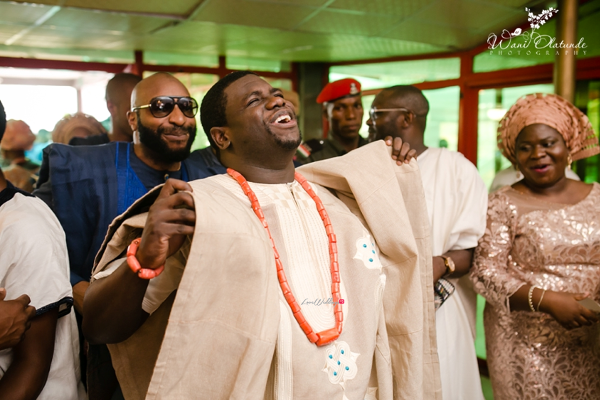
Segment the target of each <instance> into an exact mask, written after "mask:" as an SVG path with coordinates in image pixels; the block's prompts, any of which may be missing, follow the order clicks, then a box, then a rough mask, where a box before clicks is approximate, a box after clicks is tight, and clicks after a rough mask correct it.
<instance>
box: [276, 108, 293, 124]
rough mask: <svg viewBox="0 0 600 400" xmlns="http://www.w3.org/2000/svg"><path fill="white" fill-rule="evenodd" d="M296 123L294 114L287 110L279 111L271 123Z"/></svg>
mask: <svg viewBox="0 0 600 400" xmlns="http://www.w3.org/2000/svg"><path fill="white" fill-rule="evenodd" d="M293 121H294V117H293V116H292V114H291V113H290V112H289V111H287V110H281V111H278V112H277V113H276V114H275V115H274V116H273V118H271V123H272V124H281V125H284V124H288V123H290V122H293Z"/></svg>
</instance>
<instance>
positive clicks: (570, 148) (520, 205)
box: [471, 93, 600, 400]
mask: <svg viewBox="0 0 600 400" xmlns="http://www.w3.org/2000/svg"><path fill="white" fill-rule="evenodd" d="M498 147H499V148H500V150H501V151H502V153H503V154H504V155H505V156H506V157H507V158H508V159H509V160H510V161H511V162H512V163H513V164H514V165H515V166H516V167H517V168H518V169H519V171H521V173H522V174H523V177H524V178H523V180H521V181H519V182H517V183H515V184H513V185H512V186H507V187H505V188H503V189H501V190H500V191H498V192H496V193H494V194H492V195H490V200H489V206H488V207H489V208H488V215H487V229H486V232H485V234H484V236H483V237H482V238H481V240H480V242H479V247H478V248H477V250H476V252H475V258H474V266H473V269H472V272H471V278H472V280H473V283H474V285H475V290H476V291H477V292H478V293H480V294H481V295H482V296H484V297H485V298H486V300H487V305H486V308H485V313H484V325H485V333H486V340H487V343H486V346H487V357H488V365H489V368H490V375H491V380H492V386H493V389H494V398H495V399H496V400H504V399H506V400H515V399H542V398H543V399H600V325H598V324H597V322H598V320H599V319H598V315H597V314H596V313H594V312H592V311H590V310H589V309H587V308H586V307H584V306H583V305H582V304H580V303H579V301H580V300H583V299H584V298H586V297H590V298H591V299H593V300H596V301H598V300H600V185H598V184H597V183H594V184H586V183H583V182H578V181H574V180H571V179H568V178H566V177H565V168H566V167H567V165H570V164H571V162H572V161H574V160H578V159H581V158H585V157H589V156H591V155H594V154H598V153H600V147H599V146H598V139H597V137H596V136H595V134H594V132H593V130H592V127H591V125H590V122H589V120H588V119H587V117H586V116H585V115H584V114H583V113H582V112H581V111H579V110H578V109H577V108H575V106H573V105H572V104H571V103H569V102H568V101H566V100H565V99H563V98H562V97H559V96H556V95H545V94H540V93H537V94H530V95H527V96H525V97H522V98H521V99H519V100H518V101H517V102H516V103H515V104H514V105H513V106H512V107H511V108H510V110H509V111H508V112H507V113H506V115H505V116H504V118H503V119H502V121H500V126H499V128H498Z"/></svg>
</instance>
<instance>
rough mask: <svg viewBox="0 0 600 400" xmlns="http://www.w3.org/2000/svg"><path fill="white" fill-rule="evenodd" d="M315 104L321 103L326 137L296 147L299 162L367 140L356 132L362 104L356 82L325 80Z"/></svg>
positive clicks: (327, 155)
mask: <svg viewBox="0 0 600 400" xmlns="http://www.w3.org/2000/svg"><path fill="white" fill-rule="evenodd" d="M317 103H322V104H323V115H324V116H325V118H327V121H328V122H329V134H328V135H327V139H324V140H319V139H312V140H308V141H306V142H305V143H303V144H301V145H300V147H299V148H298V159H299V161H300V162H302V163H303V164H306V163H309V162H312V161H319V160H325V159H327V158H332V157H337V156H341V155H344V154H346V153H348V152H349V151H352V150H354V149H356V148H358V147H360V146H362V145H365V144H367V140H366V139H364V138H363V137H362V136H360V135H359V134H358V131H359V130H360V127H361V125H362V119H363V106H362V98H361V93H360V82H358V81H357V80H356V79H352V78H346V79H341V80H339V81H335V82H330V83H328V84H327V85H326V86H325V87H324V88H323V90H322V91H321V93H319V96H318V97H317Z"/></svg>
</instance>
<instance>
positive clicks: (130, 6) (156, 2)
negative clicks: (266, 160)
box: [15, 0, 202, 15]
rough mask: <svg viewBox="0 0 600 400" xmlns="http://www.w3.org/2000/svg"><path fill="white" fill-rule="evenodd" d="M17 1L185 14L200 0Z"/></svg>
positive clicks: (98, 8)
mask: <svg viewBox="0 0 600 400" xmlns="http://www.w3.org/2000/svg"><path fill="white" fill-rule="evenodd" d="M15 1H16V2H17V3H29V4H30V3H37V4H47V5H52V6H64V7H81V8H87V9H96V10H105V11H132V12H140V13H153V14H168V15H169V14H170V15H172V14H180V15H186V14H187V13H189V12H190V11H192V10H193V9H194V8H195V7H196V5H197V4H200V3H201V2H202V0H176V1H165V0H143V1H139V0H35V1H31V0H15Z"/></svg>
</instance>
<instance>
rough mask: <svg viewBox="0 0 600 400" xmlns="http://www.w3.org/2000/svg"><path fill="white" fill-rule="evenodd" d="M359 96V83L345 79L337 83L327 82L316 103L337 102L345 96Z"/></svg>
mask: <svg viewBox="0 0 600 400" xmlns="http://www.w3.org/2000/svg"><path fill="white" fill-rule="evenodd" d="M358 94H360V82H359V81H357V80H356V79H352V78H346V79H340V80H339V81H335V82H329V83H328V84H327V85H326V86H325V87H324V88H323V90H321V93H319V95H318V96H317V103H325V102H326V101H327V102H329V101H333V100H337V99H339V98H342V97H346V96H356V95H358Z"/></svg>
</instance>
